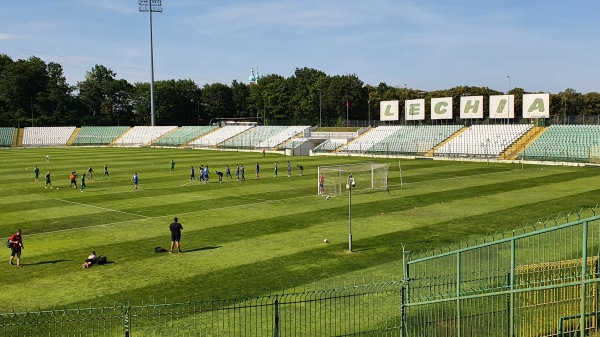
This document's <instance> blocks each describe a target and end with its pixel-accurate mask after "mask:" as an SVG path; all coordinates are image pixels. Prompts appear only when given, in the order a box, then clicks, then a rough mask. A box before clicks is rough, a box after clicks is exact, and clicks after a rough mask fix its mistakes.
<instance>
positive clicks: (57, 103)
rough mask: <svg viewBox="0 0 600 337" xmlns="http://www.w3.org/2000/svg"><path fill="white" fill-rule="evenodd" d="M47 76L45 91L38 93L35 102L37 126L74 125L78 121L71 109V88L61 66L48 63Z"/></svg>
mask: <svg viewBox="0 0 600 337" xmlns="http://www.w3.org/2000/svg"><path fill="white" fill-rule="evenodd" d="M47 74H48V83H47V84H46V90H44V91H42V92H39V93H38V94H37V98H36V101H35V112H36V113H37V114H38V117H37V120H38V124H41V125H75V124H76V123H77V121H78V120H79V119H78V116H77V113H76V111H75V110H74V109H73V96H72V94H73V88H72V87H71V86H70V85H69V84H68V83H67V79H66V78H65V76H64V74H63V69H62V66H61V65H60V64H58V63H54V62H50V63H48V66H47Z"/></svg>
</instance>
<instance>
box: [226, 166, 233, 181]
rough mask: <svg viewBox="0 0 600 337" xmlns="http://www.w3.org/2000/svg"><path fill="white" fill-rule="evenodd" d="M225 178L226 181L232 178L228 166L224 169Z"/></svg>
mask: <svg viewBox="0 0 600 337" xmlns="http://www.w3.org/2000/svg"><path fill="white" fill-rule="evenodd" d="M225 176H226V177H227V179H229V178H232V179H233V177H232V176H231V169H230V168H229V165H227V167H225Z"/></svg>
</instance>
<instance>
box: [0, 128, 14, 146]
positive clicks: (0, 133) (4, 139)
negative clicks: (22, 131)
mask: <svg viewBox="0 0 600 337" xmlns="http://www.w3.org/2000/svg"><path fill="white" fill-rule="evenodd" d="M14 136H15V128H0V146H1V147H11V146H12V143H13V139H14Z"/></svg>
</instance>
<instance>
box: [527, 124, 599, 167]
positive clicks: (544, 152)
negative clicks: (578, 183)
mask: <svg viewBox="0 0 600 337" xmlns="http://www.w3.org/2000/svg"><path fill="white" fill-rule="evenodd" d="M599 152H600V126H599V125H552V126H550V127H548V128H547V130H546V131H545V132H544V133H542V134H541V135H540V136H539V137H538V138H537V139H536V140H534V141H533V142H532V143H531V144H530V145H529V146H528V147H526V148H525V150H524V151H523V152H522V153H520V154H519V156H518V158H519V159H528V160H548V161H589V160H590V159H592V158H591V157H594V158H595V160H594V161H597V158H598V157H600V156H599V155H598V154H599Z"/></svg>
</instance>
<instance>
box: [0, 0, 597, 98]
mask: <svg viewBox="0 0 600 337" xmlns="http://www.w3.org/2000/svg"><path fill="white" fill-rule="evenodd" d="M599 12H600V1H596V0H589V1H584V0H572V1H558V0H545V1H538V0H516V1H514V0H506V1H502V0H500V1H498V0H494V1H489V0H444V1H442V0H420V1H404V0H361V1H358V0H294V1H292V0H244V1H242V0H218V1H216V0H215V1H210V0H162V12H157V13H153V14H152V28H153V29H152V33H153V45H154V76H155V80H170V79H175V80H178V79H191V80H193V81H194V82H196V83H197V84H198V85H199V86H203V85H204V84H212V83H223V84H226V85H231V83H232V82H233V81H234V80H236V81H238V82H245V83H247V82H248V77H249V76H250V70H251V69H252V68H254V69H258V73H259V74H260V75H266V74H277V75H281V76H284V77H290V76H293V74H294V71H295V70H296V68H304V67H307V68H314V69H317V70H320V71H323V72H324V73H326V74H327V75H330V76H335V75H347V74H356V75H357V76H358V78H359V79H361V80H362V81H363V82H364V83H365V84H370V85H374V86H377V85H378V84H379V83H386V84H387V85H390V86H396V87H401V88H403V87H405V86H406V87H408V88H411V89H416V90H423V91H433V90H443V89H449V88H452V87H455V86H481V87H489V88H491V89H494V90H498V91H501V92H505V91H507V90H509V89H512V88H515V87H519V88H523V89H525V90H526V91H529V92H550V93H559V92H561V91H564V90H565V89H567V88H571V89H574V90H576V91H577V92H581V93H588V92H600V81H599V80H598V79H599V78H600V62H599V61H600V43H599V42H598V41H599V40H598V37H597V35H596V33H598V32H600V20H598V18H597V16H598V13H599ZM0 54H6V55H8V56H10V57H11V58H12V59H13V60H17V59H28V58H29V57H31V56H36V57H40V58H41V59H43V60H44V61H46V62H56V63H59V64H60V65H62V67H63V70H64V74H65V76H66V78H67V81H68V82H69V83H70V84H72V85H75V84H77V82H78V81H82V80H83V79H84V78H85V74H86V72H88V71H90V70H91V69H92V68H93V67H94V66H95V65H96V64H100V65H104V66H105V67H107V68H109V69H111V70H113V71H114V72H115V73H116V78H118V79H126V80H127V81H129V82H130V83H136V82H150V64H151V62H150V15H149V13H148V12H145V13H144V12H140V11H139V5H138V1H137V0H95V1H93V0H51V1H42V0H7V1H3V2H2V7H1V8H0Z"/></svg>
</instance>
